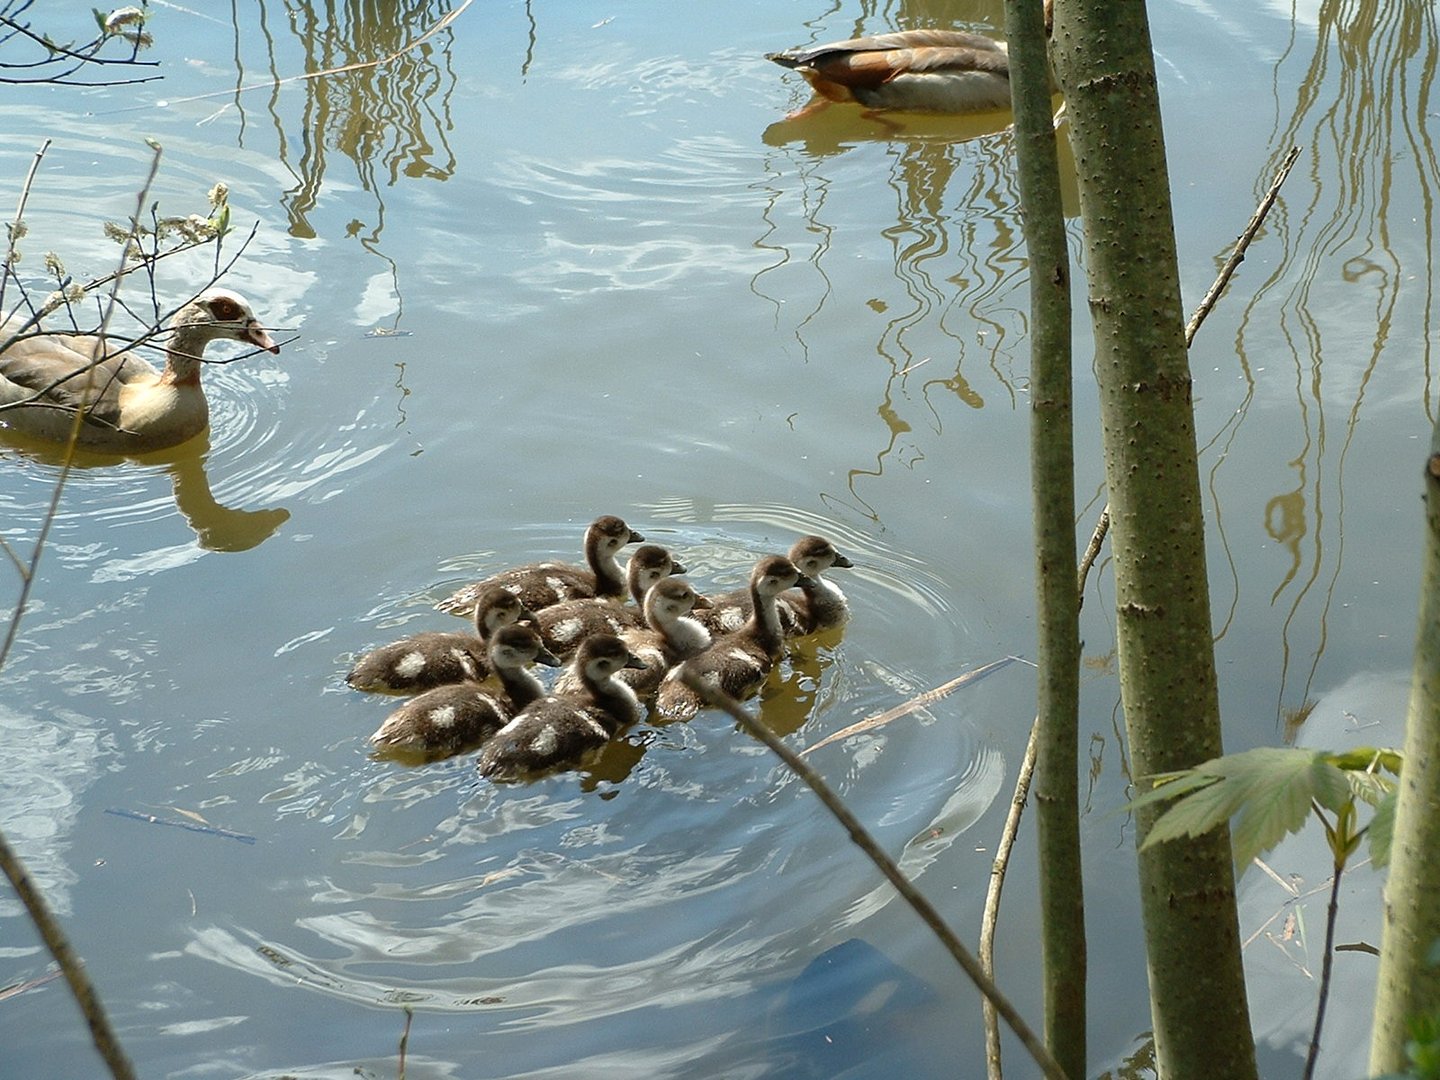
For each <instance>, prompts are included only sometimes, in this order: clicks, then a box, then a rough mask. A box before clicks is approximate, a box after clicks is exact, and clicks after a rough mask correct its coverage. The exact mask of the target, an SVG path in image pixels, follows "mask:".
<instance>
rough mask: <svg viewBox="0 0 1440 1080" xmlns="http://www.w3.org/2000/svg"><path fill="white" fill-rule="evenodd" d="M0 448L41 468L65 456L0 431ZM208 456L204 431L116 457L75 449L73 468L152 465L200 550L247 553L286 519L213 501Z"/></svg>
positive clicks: (283, 514)
mask: <svg viewBox="0 0 1440 1080" xmlns="http://www.w3.org/2000/svg"><path fill="white" fill-rule="evenodd" d="M0 447H4V448H5V449H8V450H10V451H13V452H15V453H20V454H24V455H25V456H26V457H29V458H32V459H34V460H37V461H41V462H43V463H45V464H46V465H50V466H54V467H55V468H61V467H63V466H64V464H65V453H64V450H63V449H62V448H59V447H57V446H55V445H54V444H53V443H47V442H44V441H42V440H39V439H32V438H27V437H26V436H24V435H20V434H17V433H15V432H13V431H9V430H5V429H0ZM209 452H210V433H209V432H208V431H206V432H205V433H204V434H202V435H200V436H198V437H197V438H194V439H191V440H190V441H189V442H186V443H182V444H181V445H180V446H174V447H171V448H169V449H167V450H157V451H155V452H153V453H149V454H137V455H133V456H121V455H118V454H99V453H90V452H86V451H77V452H76V454H75V457H74V459H73V461H72V462H71V467H72V468H74V469H81V470H88V469H107V468H113V467H114V466H116V465H119V464H122V463H124V462H127V461H128V462H133V463H135V464H137V465H142V466H153V467H155V469H156V470H157V471H159V472H163V473H165V474H166V475H168V476H169V478H170V486H171V493H172V495H173V497H174V499H175V507H176V509H177V510H179V511H180V516H181V517H182V518H184V519H185V524H186V525H188V526H189V527H190V530H191V531H192V532H193V533H194V534H195V539H196V542H197V543H198V544H199V546H200V547H201V548H202V549H204V550H206V551H248V550H250V549H251V548H253V547H258V546H259V545H260V544H263V543H264V542H265V541H266V540H268V539H270V537H271V536H273V535H275V531H276V530H277V529H279V528H280V526H281V525H283V524H284V523H285V522H286V521H288V520H289V519H290V511H289V510H286V509H285V508H283V507H278V506H275V507H268V508H266V509H262V510H244V509H239V508H236V507H233V506H226V505H224V504H222V503H221V502H220V501H219V500H218V499H216V498H215V494H214V492H213V491H212V490H211V487H210V475H209V472H208V470H207V469H206V458H207V457H208V455H209Z"/></svg>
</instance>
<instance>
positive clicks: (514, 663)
mask: <svg viewBox="0 0 1440 1080" xmlns="http://www.w3.org/2000/svg"><path fill="white" fill-rule="evenodd" d="M488 655H489V666H490V668H491V669H492V670H493V671H494V672H495V675H496V677H497V678H498V679H499V680H500V687H501V688H500V689H499V690H498V691H497V690H489V689H486V688H484V687H482V686H480V685H479V684H478V683H475V682H462V683H454V684H452V685H450V686H437V687H435V688H434V689H433V690H427V691H425V693H423V694H420V695H418V696H417V697H413V698H411V699H410V700H409V701H407V702H406V703H405V704H404V705H401V706H400V707H399V708H398V709H396V710H395V711H394V712H392V713H391V714H390V715H389V716H387V717H386V718H385V722H384V723H383V724H381V725H380V727H379V729H378V730H377V731H376V732H375V734H374V735H371V736H370V741H371V742H372V743H373V744H374V745H375V747H376V748H377V749H381V750H404V751H407V752H410V753H422V754H425V755H426V756H435V755H441V754H447V755H448V754H456V753H459V752H460V751H462V750H466V749H468V748H470V747H472V746H478V745H479V744H480V743H482V742H484V741H485V740H486V739H488V738H489V737H490V736H491V735H493V734H495V732H497V731H499V730H500V729H501V728H502V727H504V726H505V725H506V724H507V723H509V722H510V720H511V719H512V718H513V717H514V716H515V714H516V713H517V712H519V711H520V710H521V709H523V708H524V707H525V706H526V705H529V704H530V703H531V702H532V701H535V700H536V699H538V698H540V697H541V696H542V695H543V694H544V693H545V688H544V687H543V686H541V685H540V680H539V679H537V678H536V677H535V675H534V673H533V672H531V671H529V670H528V666H529V665H530V664H534V663H539V664H544V665H546V666H547V667H559V666H560V658H559V657H558V656H556V655H555V654H554V653H552V652H550V650H549V649H547V648H545V645H544V643H543V642H542V641H541V640H540V635H539V634H537V633H536V632H535V630H534V628H533V627H530V626H502V627H500V628H499V629H498V630H496V631H495V633H494V634H493V635H492V636H491V638H490V645H489V650H488Z"/></svg>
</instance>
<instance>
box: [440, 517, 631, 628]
mask: <svg viewBox="0 0 1440 1080" xmlns="http://www.w3.org/2000/svg"><path fill="white" fill-rule="evenodd" d="M644 540H645V537H643V536H641V535H640V534H639V533H638V532H636V531H635V530H634V529H632V528H630V526H629V525H626V524H625V522H624V521H622V520H620V518H618V517H615V516H614V515H613V514H606V515H605V516H603V517H598V518H596V519H595V520H594V521H593V522H591V523H590V526H589V527H588V528H587V529H586V530H585V562H586V566H583V567H582V566H574V565H571V564H570V563H562V562H540V563H528V564H526V565H525V566H516V567H512V568H511V569H509V570H502V571H500V573H498V574H492V575H491V576H490V577H488V578H485V579H484V580H483V581H476V582H473V583H471V584H469V585H466V586H465V587H464V588H461V589H458V590H456V591H455V592H453V593H451V594H450V595H449V596H447V597H446V598H445V599H444V600H441V601H440V603H438V604H436V605H435V606H436V607H438V608H439V609H440V610H441V611H448V612H450V614H452V615H468V614H469V613H470V611H471V609H472V608H474V606H475V600H476V598H477V597H478V596H479V595H480V593H482V592H484V591H485V590H486V589H488V588H490V587H491V586H493V585H500V586H502V587H504V588H507V589H509V590H510V591H511V592H513V593H514V594H515V595H516V596H518V597H520V599H521V600H522V601H524V603H525V606H526V607H528V608H529V609H530V610H531V611H540V610H541V609H543V608H547V607H550V606H551V605H552V604H558V603H560V601H562V600H578V599H582V598H584V597H590V596H601V597H615V596H622V595H624V592H625V579H624V577H623V576H622V575H621V573H620V564H619V563H617V562H616V561H615V556H616V554H617V553H618V552H619V551H620V549H621V548H623V547H624V546H625V545H626V544H639V543H643V542H644Z"/></svg>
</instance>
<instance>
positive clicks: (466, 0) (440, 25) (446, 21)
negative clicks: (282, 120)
mask: <svg viewBox="0 0 1440 1080" xmlns="http://www.w3.org/2000/svg"><path fill="white" fill-rule="evenodd" d="M474 2H475V0H463V2H462V3H461V4H460V6H459V7H458V8H456V9H455V10H454V11H450V12H446V14H445V16H444V17H443V18H441V19H440V20H439V21H438V22H436V23H435V25H434V26H432V27H430V29H428V30H426V31H425V32H424V33H423V34H421V35H420V36H419V37H417V38H415V39H413V40H411V41H407V42H406V43H405V44H404V45H402V46H400V48H398V49H396V50H395V51H394V52H392V53H390V54H389V55H388V56H382V57H380V59H378V60H357V61H356V62H355V63H353V64H341V65H340V66H339V67H333V68H326V69H325V70H324V71H307V72H305V73H304V74H301V75H290V76H288V77H287V78H284V79H272V80H270V81H269V82H260V83H251V84H250V85H248V86H239V87H235V88H233V89H230V90H216V91H214V92H213V93H209V94H194V95H192V96H190V97H183V98H171V99H170V101H169V104H170V105H184V104H187V103H189V102H191V101H205V100H206V99H208V98H218V97H226V98H228V97H234V96H235V95H236V94H244V93H247V92H248V91H251V90H274V89H278V88H279V87H281V86H284V85H285V84H286V83H292V82H308V81H309V80H311V79H323V78H325V77H326V76H327V75H343V74H345V73H346V72H348V71H365V70H367V69H369V68H377V67H384V66H385V65H386V64H388V63H390V62H391V61H392V60H398V59H399V58H400V57H402V56H404V55H405V54H406V53H407V52H409V51H410V50H411V49H414V48H417V47H418V46H420V45H423V44H424V43H425V42H427V41H429V40H430V39H431V38H432V37H434V36H435V35H436V34H438V33H439V32H440V31H441V30H444V29H445V28H446V27H447V26H449V25H450V24H451V23H453V22H454V21H455V20H456V19H458V18H459V17H460V16H461V15H463V14H464V13H465V9H466V8H468V7H469V6H470V5H471V4H472V3H474Z"/></svg>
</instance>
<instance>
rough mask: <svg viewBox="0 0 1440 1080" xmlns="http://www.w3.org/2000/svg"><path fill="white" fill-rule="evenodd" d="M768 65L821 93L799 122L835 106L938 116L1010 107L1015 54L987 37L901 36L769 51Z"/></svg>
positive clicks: (904, 32) (958, 34)
mask: <svg viewBox="0 0 1440 1080" xmlns="http://www.w3.org/2000/svg"><path fill="white" fill-rule="evenodd" d="M766 59H768V60H773V61H774V62H775V63H777V64H779V65H780V66H781V67H786V68H791V69H793V70H795V71H798V72H800V74H801V75H803V76H804V77H805V81H806V82H808V83H809V84H810V86H811V89H813V90H814V91H815V95H816V96H815V97H814V99H813V100H811V101H810V102H809V103H808V104H806V105H805V106H804V107H803V108H801V109H799V110H797V111H796V112H794V113H791V114H790V119H792V120H793V119H799V118H801V117H804V116H808V115H810V114H811V113H814V112H817V111H819V110H820V109H823V108H824V107H825V106H826V105H828V104H829V103H830V102H832V101H855V102H858V103H859V104H861V105H863V106H865V107H866V108H867V109H908V110H914V111H923V112H939V113H976V112H986V111H988V110H993V109H1008V108H1010V56H1009V54H1008V53H1007V52H1006V48H1005V43H1004V42H1000V41H995V40H994V39H993V38H988V37H985V36H984V35H983V34H971V33H966V32H965V31H962V30H901V31H898V32H896V33H893V34H876V35H875V36H873V37H859V38H850V39H849V40H848V41H832V42H828V43H827V44H824V45H811V46H808V47H806V48H802V49H790V50H788V51H786V52H777V53H767V54H766Z"/></svg>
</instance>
